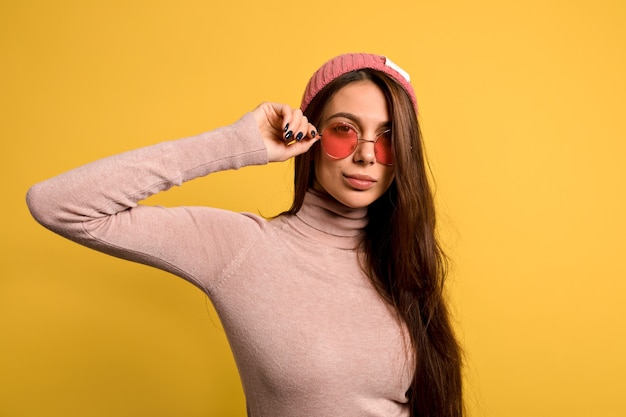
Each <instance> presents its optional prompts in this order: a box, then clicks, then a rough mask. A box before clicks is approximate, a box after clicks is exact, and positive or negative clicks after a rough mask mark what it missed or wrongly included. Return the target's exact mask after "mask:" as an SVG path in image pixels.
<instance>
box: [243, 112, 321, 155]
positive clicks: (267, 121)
mask: <svg viewBox="0 0 626 417" xmlns="http://www.w3.org/2000/svg"><path fill="white" fill-rule="evenodd" d="M252 114H253V115H254V116H255V117H256V119H257V123H258V126H259V131H260V132H261V136H262V138H263V141H264V143H265V147H266V149H267V151H268V157H269V161H270V162H276V161H285V160H287V159H289V158H292V157H294V156H296V155H299V154H302V153H304V152H306V151H308V150H309V149H310V148H311V146H313V144H314V143H315V142H316V141H317V139H318V138H319V135H318V134H317V129H316V128H315V126H313V125H312V124H311V123H309V121H308V119H307V117H306V116H304V115H303V114H302V111H301V110H300V109H292V108H291V107H289V106H288V105H286V104H279V103H263V104H261V105H260V106H258V107H257V108H256V109H254V110H253V111H252Z"/></svg>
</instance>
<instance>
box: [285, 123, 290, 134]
mask: <svg viewBox="0 0 626 417" xmlns="http://www.w3.org/2000/svg"><path fill="white" fill-rule="evenodd" d="M287 130H289V123H287V124H286V125H285V130H284V132H286V131H287Z"/></svg>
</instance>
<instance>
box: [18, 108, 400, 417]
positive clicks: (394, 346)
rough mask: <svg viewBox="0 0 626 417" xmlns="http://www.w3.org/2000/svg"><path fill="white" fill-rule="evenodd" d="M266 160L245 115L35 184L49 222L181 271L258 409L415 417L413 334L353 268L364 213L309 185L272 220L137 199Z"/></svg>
mask: <svg viewBox="0 0 626 417" xmlns="http://www.w3.org/2000/svg"><path fill="white" fill-rule="evenodd" d="M265 163H267V151H266V150H265V147H264V145H263V141H262V139H261V137H260V134H259V131H258V128H257V126H256V123H255V121H254V117H253V116H252V115H251V114H247V115H246V116H244V117H243V118H242V119H240V120H239V121H238V122H236V123H234V124H233V125H231V126H227V127H223V128H220V129H216V130H214V131H211V132H208V133H204V134H201V135H198V136H194V137H190V138H186V139H180V140H177V141H171V142H164V143H161V144H157V145H153V146H150V147H147V148H142V149H138V150H135V151H131V152H126V153H123V154H120V155H115V156H112V157H109V158H105V159H102V160H99V161H96V162H93V163H91V164H88V165H85V166H83V167H80V168H77V169H75V170H72V171H69V172H67V173H64V174H61V175H59V176H57V177H55V178H52V179H50V180H47V181H44V182H42V183H39V184H37V185H35V186H33V187H32V188H31V189H30V190H29V192H28V196H27V202H28V205H29V208H30V210H31V212H32V214H33V216H34V217H35V218H36V219H37V220H38V221H39V222H40V223H41V224H43V225H44V226H45V227H47V228H49V229H50V230H52V231H54V232H56V233H58V234H60V235H63V236H65V237H67V238H69V239H72V240H74V241H76V242H78V243H81V244H83V245H86V246H88V247H91V248H94V249H97V250H99V251H102V252H105V253H108V254H111V255H114V256H118V257H121V258H124V259H128V260H132V261H136V262H141V263H145V264H148V265H152V266H154V267H157V268H161V269H164V270H167V271H169V272H171V273H173V274H175V275H177V276H179V277H182V278H184V279H186V280H188V281H190V282H191V283H193V284H194V285H196V286H197V287H199V288H200V289H201V290H202V291H204V292H205V293H206V294H207V295H208V297H209V298H210V299H211V301H212V303H213V305H214V306H215V309H216V310H217V312H218V314H219V316H220V319H221V321H222V324H223V326H224V329H225V331H226V334H227V337H228V339H229V342H230V345H231V347H232V351H233V355H234V357H235V360H236V363H237V366H238V369H239V373H240V376H241V380H242V384H243V388H244V392H245V395H246V400H247V403H248V410H249V414H250V416H252V417H293V416H303V417H305V416H307V417H322V416H325V417H328V416H333V417H336V416H341V417H351V416H354V417H365V416H377V417H383V416H384V417H392V416H408V414H409V412H408V408H407V406H406V401H407V399H406V396H405V393H406V391H407V390H408V388H409V386H410V384H411V376H412V367H411V364H410V359H409V358H410V355H408V354H407V349H406V346H405V343H406V341H405V333H404V332H403V330H402V326H400V325H399V324H398V322H397V320H396V318H395V316H394V314H393V312H392V310H391V309H390V308H389V306H388V305H386V304H385V303H384V302H383V301H382V300H381V298H380V297H379V296H378V294H377V292H376V291H375V289H374V288H373V286H372V285H371V283H370V281H369V279H368V278H367V276H366V275H365V274H364V273H363V271H362V270H361V268H360V266H359V263H358V259H357V256H358V249H357V247H358V244H359V242H360V240H361V238H362V236H363V228H364V226H365V225H366V224H367V209H357V210H354V209H349V208H347V207H345V206H343V205H341V204H340V203H338V202H336V201H334V200H332V199H330V198H328V197H326V196H324V195H321V194H318V193H315V192H312V191H310V192H309V193H308V194H307V195H306V198H305V201H304V205H303V207H302V209H301V210H300V212H298V214H297V215H282V216H279V217H278V218H276V219H273V220H271V221H267V220H265V219H263V218H261V217H259V216H256V215H253V214H246V213H243V214H242V213H234V212H230V211H226V210H220V209H215V208H209V207H173V208H165V207H156V206H147V205H141V204H140V201H141V200H143V199H145V198H146V197H148V196H150V195H152V194H155V193H157V192H160V191H163V190H166V189H168V188H170V187H172V186H174V185H181V184H182V183H183V182H185V181H188V180H191V179H193V178H197V177H200V176H204V175H207V174H209V173H211V172H216V171H220V170H227V169H237V168H240V167H242V166H246V165H253V164H265Z"/></svg>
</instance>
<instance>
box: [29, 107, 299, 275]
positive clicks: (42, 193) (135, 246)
mask: <svg viewBox="0 0 626 417" xmlns="http://www.w3.org/2000/svg"><path fill="white" fill-rule="evenodd" d="M263 106H265V105H262V106H260V107H259V108H258V109H256V110H255V111H254V112H256V113H257V114H255V113H254V112H253V113H248V114H246V115H245V116H244V117H243V118H241V119H240V120H239V121H237V122H236V123H234V124H233V125H230V126H227V127H223V128H219V129H216V130H213V131H211V132H207V133H204V134H201V135H198V136H194V137H189V138H186V139H180V140H175V141H170V142H164V143H160V144H157V145H153V146H150V147H146V148H142V149H138V150H134V151H130V152H126V153H122V154H119V155H115V156H112V157H108V158H105V159H101V160H98V161H95V162H93V163H90V164H88V165H85V166H82V167H79V168H76V169H74V170H72V171H69V172H66V173H64V174H61V175H59V176H57V177H54V178H51V179H49V180H47V181H44V182H42V183H39V184H36V185H35V186H33V187H32V188H31V189H30V190H29V192H28V195H27V203H28V206H29V208H30V210H31V213H32V214H33V216H34V217H35V219H37V221H38V222H40V223H41V224H42V225H44V226H45V227H47V228H48V229H50V230H52V231H54V232H56V233H58V234H60V235H62V236H65V237H67V238H69V239H71V240H74V241H76V242H78V243H81V244H83V245H86V246H88V247H91V248H94V249H97V250H100V251H102V252H105V253H109V254H111V255H114V256H118V257H122V258H125V259H129V260H133V261H137V262H141V263H146V264H149V265H153V266H156V267H159V268H161V269H165V270H168V271H170V272H173V273H175V274H177V275H180V276H182V277H184V278H186V279H188V280H190V281H192V282H193V283H195V284H196V285H199V286H202V287H206V286H207V285H210V281H211V280H212V279H213V278H214V276H215V275H216V274H219V271H220V270H221V268H222V267H223V265H224V262H227V260H228V259H229V258H232V257H233V256H234V255H235V254H236V251H237V250H239V248H240V247H241V246H242V242H241V240H246V239H253V238H254V236H255V234H258V232H259V229H260V228H261V227H262V225H261V224H260V220H259V219H258V218H255V217H251V216H243V215H240V214H236V213H231V212H227V211H223V210H216V209H209V208H199V207H176V208H164V207H152V206H142V205H140V204H139V202H140V201H141V200H143V199H145V198H147V197H149V196H150V195H153V194H155V193H158V192H160V191H163V190H167V189H169V188H171V187H172V186H174V185H181V184H182V183H183V182H185V181H188V180H191V179H193V178H197V177H201V176H204V175H207V174H209V173H211V172H216V171H221V170H227V169H237V168H240V167H243V166H246V165H259V164H265V163H267V162H268V155H269V153H270V152H269V150H268V148H267V143H268V140H272V141H275V142H276V143H278V145H279V146H281V147H283V148H285V149H287V148H289V147H288V146H286V145H285V144H284V143H283V141H282V139H280V138H276V137H274V136H275V135H274V133H271V134H270V133H268V128H267V126H268V125H270V120H271V119H269V118H266V119H264V118H263V117H258V116H259V114H258V113H259V111H260V110H259V109H261V108H262V107H263ZM288 116H291V112H290V113H289V115H288ZM283 118H285V117H284V115H283ZM281 135H282V134H281ZM299 145H300V144H299ZM300 146H304V144H301V145H300ZM306 146H310V144H307V145H306ZM278 149H279V148H278ZM294 149H295V148H294ZM307 149H308V148H307ZM293 151H294V150H292V149H288V150H285V151H283V153H284V152H293ZM275 154H276V151H274V152H273V154H272V155H275ZM272 158H275V157H274V156H272ZM236 240H240V241H239V242H236Z"/></svg>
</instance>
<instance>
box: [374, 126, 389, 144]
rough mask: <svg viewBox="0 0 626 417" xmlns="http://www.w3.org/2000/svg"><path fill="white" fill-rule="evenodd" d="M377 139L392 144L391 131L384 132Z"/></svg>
mask: <svg viewBox="0 0 626 417" xmlns="http://www.w3.org/2000/svg"><path fill="white" fill-rule="evenodd" d="M376 137H377V138H378V139H383V140H385V141H387V142H391V129H387V130H383V131H382V132H380V133H379V134H378V135H377V136H376Z"/></svg>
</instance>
